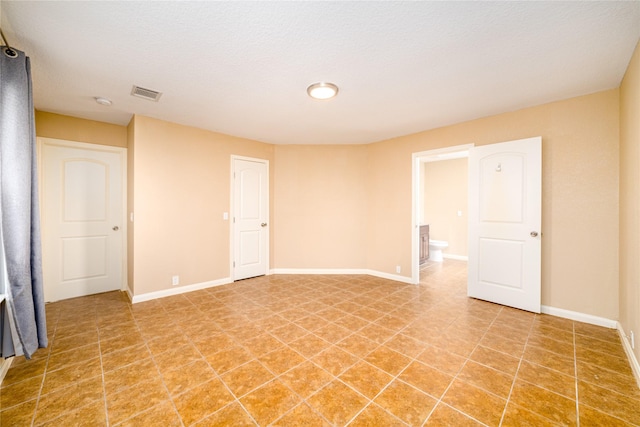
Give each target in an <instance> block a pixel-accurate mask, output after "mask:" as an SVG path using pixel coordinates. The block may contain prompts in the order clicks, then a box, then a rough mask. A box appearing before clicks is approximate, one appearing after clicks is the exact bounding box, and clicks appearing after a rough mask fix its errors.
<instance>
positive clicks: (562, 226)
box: [367, 89, 619, 319]
mask: <svg viewBox="0 0 640 427" xmlns="http://www.w3.org/2000/svg"><path fill="white" fill-rule="evenodd" d="M532 136H542V165H543V166H542V174H543V178H542V180H543V183H542V192H543V200H542V203H543V207H542V211H543V212H542V218H543V220H542V221H543V224H542V232H543V239H542V303H543V304H544V305H548V306H553V307H557V308H562V309H566V310H573V311H577V312H582V313H588V314H592V315H595V316H602V317H605V318H609V319H617V318H618V158H619V156H618V151H619V150H618V140H619V129H618V90H617V89H614V90H609V91H604V92H599V93H595V94H592V95H588V96H582V97H578V98H572V99H568V100H565V101H560V102H554V103H551V104H546V105H541V106H538V107H533V108H527V109H524V110H520V111H515V112H511V113H505V114H500V115H497V116H492V117H487V118H483V119H479V120H474V121H470V122H465V123H460V124H457V125H453V126H448V127H445V128H440V129H434V130H430V131H426V132H421V133H418V134H414V135H409V136H405V137H401V138H395V139H392V140H388V141H382V142H379V143H375V144H371V145H369V146H368V147H367V148H368V154H369V166H370V167H369V170H368V173H369V177H368V182H369V185H370V189H369V191H370V194H371V197H370V199H369V201H368V204H369V212H370V213H372V215H371V223H370V224H375V226H371V225H370V229H371V230H372V233H370V234H369V235H368V236H369V237H368V240H367V242H368V244H367V249H368V252H367V254H368V268H370V269H372V270H378V271H382V272H386V273H393V272H394V270H393V265H395V264H400V265H401V266H402V271H403V274H404V275H407V276H408V275H409V271H410V269H409V267H410V263H411V232H412V231H411V154H412V153H414V152H420V151H426V150H430V149H436V148H441V147H447V146H454V145H462V144H468V143H475V144H476V145H484V144H490V143H496V142H502V141H511V140H515V139H521V138H527V137H532Z"/></svg>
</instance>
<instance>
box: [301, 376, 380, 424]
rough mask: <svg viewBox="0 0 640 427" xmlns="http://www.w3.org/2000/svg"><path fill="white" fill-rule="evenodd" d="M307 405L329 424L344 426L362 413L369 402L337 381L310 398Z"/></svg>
mask: <svg viewBox="0 0 640 427" xmlns="http://www.w3.org/2000/svg"><path fill="white" fill-rule="evenodd" d="M307 403H309V405H311V407H313V408H314V409H315V410H316V411H318V412H319V413H321V414H322V415H323V416H324V417H325V418H326V419H327V420H328V421H329V422H331V423H333V424H338V425H344V424H346V423H347V422H348V421H349V420H351V419H352V418H353V417H354V416H355V415H356V414H357V413H358V412H360V410H361V409H362V408H364V407H365V405H366V404H367V403H368V401H367V399H366V398H364V397H363V396H362V395H360V394H358V393H356V392H355V391H353V390H351V389H350V388H349V387H347V386H346V385H344V384H343V383H341V382H340V381H337V380H336V381H332V382H331V383H329V384H327V385H326V386H325V387H324V388H323V389H321V390H320V391H318V392H317V393H316V394H314V395H313V396H311V397H310V398H308V399H307Z"/></svg>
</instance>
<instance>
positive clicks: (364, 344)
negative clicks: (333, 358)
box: [336, 333, 379, 357]
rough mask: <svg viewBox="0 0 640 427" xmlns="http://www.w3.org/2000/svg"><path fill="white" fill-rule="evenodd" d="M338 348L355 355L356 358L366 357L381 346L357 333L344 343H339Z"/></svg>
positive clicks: (347, 338)
mask: <svg viewBox="0 0 640 427" xmlns="http://www.w3.org/2000/svg"><path fill="white" fill-rule="evenodd" d="M336 346H338V347H340V348H341V349H343V350H345V351H347V352H349V353H351V354H353V355H354V356H358V357H364V356H366V355H367V354H369V353H371V352H372V351H373V350H375V349H376V348H377V347H378V346H379V344H378V343H376V342H374V341H371V340H370V339H369V338H366V337H364V336H362V335H360V334H358V333H355V334H353V335H350V336H348V337H346V338H345V339H343V340H342V341H339V342H338V343H337V344H336Z"/></svg>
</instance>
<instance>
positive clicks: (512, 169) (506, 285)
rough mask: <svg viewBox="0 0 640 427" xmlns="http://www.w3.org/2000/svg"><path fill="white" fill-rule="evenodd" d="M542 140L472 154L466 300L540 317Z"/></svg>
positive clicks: (476, 149) (491, 147)
mask: <svg viewBox="0 0 640 427" xmlns="http://www.w3.org/2000/svg"><path fill="white" fill-rule="evenodd" d="M541 155H542V140H541V138H540V137H536V138H529V139H522V140H517V141H510V142H504V143H500V144H491V145H484V146H480V147H474V148H472V149H471V150H470V151H469V264H468V268H469V272H468V295H469V296H470V297H474V298H479V299H482V300H486V301H491V302H495V303H498V304H503V305H507V306H510V307H515V308H519V309H522V310H528V311H533V312H535V313H539V312H540V304H541V302H540V301H541V295H540V275H541V273H540V259H541V241H540V239H541V230H540V228H541V216H542V214H541V194H542V190H541V182H542V178H541V177H542V172H541V166H542V156H541Z"/></svg>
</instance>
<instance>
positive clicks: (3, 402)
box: [0, 375, 44, 410]
mask: <svg viewBox="0 0 640 427" xmlns="http://www.w3.org/2000/svg"><path fill="white" fill-rule="evenodd" d="M43 377H44V376H43V375H39V376H37V377H31V378H29V379H27V380H24V381H20V382H14V383H12V384H7V385H6V386H5V385H4V384H3V385H2V388H0V409H3V410H4V409H7V408H10V407H12V406H15V405H18V404H20V403H23V402H26V401H28V400H32V399H35V398H37V397H38V395H39V393H40V388H41V387H42V381H43Z"/></svg>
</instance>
